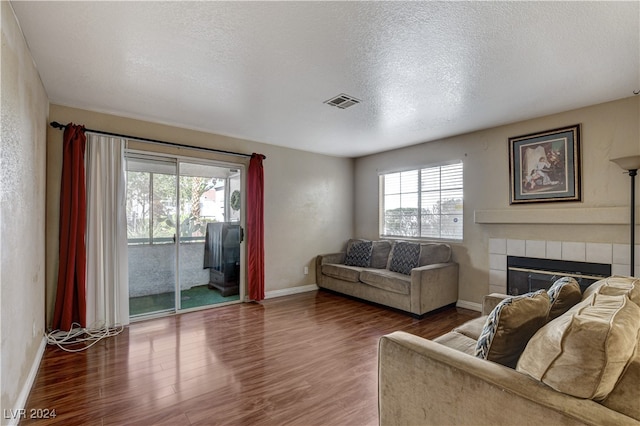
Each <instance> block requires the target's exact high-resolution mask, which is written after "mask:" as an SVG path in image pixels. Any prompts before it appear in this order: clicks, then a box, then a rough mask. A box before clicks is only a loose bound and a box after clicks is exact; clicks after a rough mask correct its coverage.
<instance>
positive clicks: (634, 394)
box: [602, 341, 640, 419]
mask: <svg viewBox="0 0 640 426" xmlns="http://www.w3.org/2000/svg"><path fill="white" fill-rule="evenodd" d="M638 344H639V345H640V341H638ZM638 383H640V348H639V347H638V345H636V352H635V354H634V355H633V356H632V357H631V361H630V362H629V364H628V365H627V368H626V369H625V371H624V372H623V373H622V375H621V376H620V380H618V383H616V387H615V388H613V391H611V393H610V394H609V396H607V399H605V400H604V401H602V405H604V406H605V407H608V408H611V409H612V410H615V411H618V412H620V413H622V414H625V415H627V416H629V417H631V418H633V419H640V401H638Z"/></svg>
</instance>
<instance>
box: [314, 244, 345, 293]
mask: <svg viewBox="0 0 640 426" xmlns="http://www.w3.org/2000/svg"><path fill="white" fill-rule="evenodd" d="M346 255H347V254H346V253H345V252H342V253H327V254H319V255H318V256H316V285H318V287H322V286H323V283H324V279H323V275H322V265H325V264H327V263H344V259H345V257H346Z"/></svg>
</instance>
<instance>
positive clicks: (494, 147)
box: [355, 96, 640, 303]
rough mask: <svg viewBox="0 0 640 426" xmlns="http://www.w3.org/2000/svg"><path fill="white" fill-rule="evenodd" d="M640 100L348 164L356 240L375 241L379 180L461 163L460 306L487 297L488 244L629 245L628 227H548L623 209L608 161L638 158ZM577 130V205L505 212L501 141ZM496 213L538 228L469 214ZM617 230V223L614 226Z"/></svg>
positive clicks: (622, 178)
mask: <svg viewBox="0 0 640 426" xmlns="http://www.w3.org/2000/svg"><path fill="white" fill-rule="evenodd" d="M639 119H640V96H635V97H630V98H626V99H622V100H619V101H615V102H609V103H605V104H601V105H595V106H591V107H587V108H581V109H578V110H574V111H568V112H563V113H560V114H555V115H552V116H547V117H543V118H539V119H535V120H528V121H524V122H520V123H515V124H511V125H507V126H501V127H496V128H492V129H487V130H483V131H479V132H475V133H470V134H465V135H461V136H456V137H452V138H448V139H445V140H440V141H435V142H428V143H424V144H420V145H415V146H411V147H407V148H403V149H397V150H393V151H389V152H385V153H381V154H377V155H371V156H367V157H362V158H359V159H357V160H356V162H355V212H356V213H355V233H356V235H357V236H360V237H367V238H377V237H378V221H379V219H378V191H379V189H378V173H381V172H385V171H389V170H394V169H398V168H406V167H419V166H423V165H429V164H437V163H438V162H443V161H450V160H457V159H460V160H462V161H463V162H464V185H465V187H464V241H462V242H460V243H454V244H453V247H454V253H455V258H456V260H457V261H458V262H459V263H460V284H459V290H460V291H459V298H460V300H463V301H468V302H475V303H479V302H480V301H481V298H482V296H483V295H484V294H486V293H487V292H488V289H489V259H488V244H489V238H515V239H532V240H551V241H562V240H564V241H578V242H582V241H584V242H606V243H621V244H622V243H628V238H629V234H628V227H626V226H624V225H621V224H614V223H615V221H614V220H613V219H612V220H611V221H610V222H614V223H609V224H602V225H572V224H554V216H557V215H558V213H559V212H558V210H559V209H560V210H561V211H563V213H564V210H565V209H567V210H568V209H571V212H573V213H575V215H576V217H580V216H583V215H589V214H591V213H592V212H593V211H594V210H593V209H595V208H599V207H618V208H620V209H622V208H623V207H624V208H627V207H628V203H629V197H630V195H629V185H630V182H629V176H628V175H625V174H624V172H623V171H622V170H621V169H620V168H618V166H616V165H615V164H613V163H611V162H610V161H609V158H610V157H615V156H621V155H630V154H631V153H633V152H634V151H635V152H636V153H640V131H639V130H638V126H639V122H640V120H639ZM576 123H581V124H582V170H583V172H582V185H583V197H582V199H583V201H582V202H564V203H549V204H531V205H513V206H510V205H509V152H508V138H509V137H512V136H520V135H525V134H529V133H534V132H538V131H543V130H548V129H554V128H558V127H563V126H567V125H573V124H576ZM484 210H499V211H500V212H501V213H507V214H509V216H510V217H512V218H515V221H516V222H518V219H519V218H521V220H520V222H526V221H527V218H528V217H530V215H531V212H533V214H537V215H539V216H540V217H543V218H544V219H543V220H544V222H546V223H543V224H536V225H527V224H522V223H520V224H518V223H515V224H479V223H475V222H474V212H475V211H484ZM618 222H619V221H618Z"/></svg>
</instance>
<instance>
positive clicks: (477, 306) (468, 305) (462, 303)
mask: <svg viewBox="0 0 640 426" xmlns="http://www.w3.org/2000/svg"><path fill="white" fill-rule="evenodd" d="M456 307H457V308H464V309H471V310H472V311H478V312H482V303H475V302H468V301H466V300H458V302H457V303H456Z"/></svg>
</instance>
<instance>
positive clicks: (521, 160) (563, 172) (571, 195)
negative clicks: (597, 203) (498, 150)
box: [509, 124, 582, 204]
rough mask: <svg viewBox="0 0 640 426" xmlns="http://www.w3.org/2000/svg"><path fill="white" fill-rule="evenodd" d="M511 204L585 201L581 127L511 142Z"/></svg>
mask: <svg viewBox="0 0 640 426" xmlns="http://www.w3.org/2000/svg"><path fill="white" fill-rule="evenodd" d="M509 160H510V161H509V175H510V181H509V182H510V185H509V186H510V200H509V204H521V203H540V202H556V201H581V200H582V189H581V182H580V181H581V175H580V124H574V125H572V126H567V127H562V128H558V129H553V130H547V131H544V132H540V133H531V134H528V135H523V136H516V137H511V138H509Z"/></svg>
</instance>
